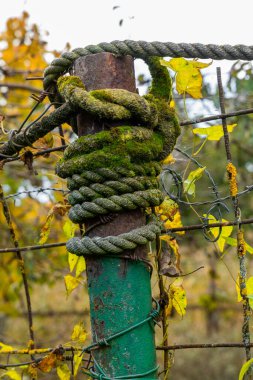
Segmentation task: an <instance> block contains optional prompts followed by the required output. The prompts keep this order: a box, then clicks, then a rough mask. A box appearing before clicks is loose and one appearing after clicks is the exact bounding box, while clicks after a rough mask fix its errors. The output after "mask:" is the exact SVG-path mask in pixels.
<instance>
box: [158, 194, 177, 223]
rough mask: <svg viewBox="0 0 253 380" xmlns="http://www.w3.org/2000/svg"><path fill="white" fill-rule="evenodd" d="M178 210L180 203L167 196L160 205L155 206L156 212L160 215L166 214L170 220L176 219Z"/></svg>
mask: <svg viewBox="0 0 253 380" xmlns="http://www.w3.org/2000/svg"><path fill="white" fill-rule="evenodd" d="M177 211H178V204H177V203H176V202H174V201H173V200H172V199H170V198H169V197H165V199H164V201H163V202H162V203H161V204H160V206H158V207H156V208H155V212H156V214H158V215H159V216H162V215H163V216H165V217H166V219H168V218H169V220H173V219H174V215H175V214H176V213H177Z"/></svg>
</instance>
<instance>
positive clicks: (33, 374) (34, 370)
mask: <svg viewBox="0 0 253 380" xmlns="http://www.w3.org/2000/svg"><path fill="white" fill-rule="evenodd" d="M27 372H28V374H29V375H30V378H31V379H33V380H34V379H37V378H38V370H37V368H36V366H35V365H34V364H30V365H29V366H28V369H27Z"/></svg>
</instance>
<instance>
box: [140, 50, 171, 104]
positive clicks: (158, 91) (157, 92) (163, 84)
mask: <svg viewBox="0 0 253 380" xmlns="http://www.w3.org/2000/svg"><path fill="white" fill-rule="evenodd" d="M146 63H147V64H148V67H149V70H150V74H151V76H152V83H151V87H150V90H149V94H151V95H153V96H154V97H155V98H158V99H164V100H166V101H167V102H169V101H170V100H171V88H172V82H171V77H170V74H169V72H168V69H167V68H166V67H164V66H162V65H161V64H160V58H159V57H150V58H147V60H146Z"/></svg>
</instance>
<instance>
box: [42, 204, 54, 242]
mask: <svg viewBox="0 0 253 380" xmlns="http://www.w3.org/2000/svg"><path fill="white" fill-rule="evenodd" d="M53 219H54V212H53V208H52V209H51V210H50V211H49V213H48V215H47V219H46V222H45V224H44V226H43V227H42V229H41V231H40V240H39V244H45V243H46V242H47V239H48V237H49V234H50V230H51V224H52V221H53Z"/></svg>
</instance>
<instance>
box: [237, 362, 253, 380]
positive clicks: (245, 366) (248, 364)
mask: <svg viewBox="0 0 253 380" xmlns="http://www.w3.org/2000/svg"><path fill="white" fill-rule="evenodd" d="M252 364H253V359H250V360H248V361H247V362H246V363H244V364H243V366H242V368H241V371H240V373H239V379H238V380H243V378H244V375H245V374H246V373H247V372H248V370H249V369H250V367H251V365H252Z"/></svg>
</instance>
